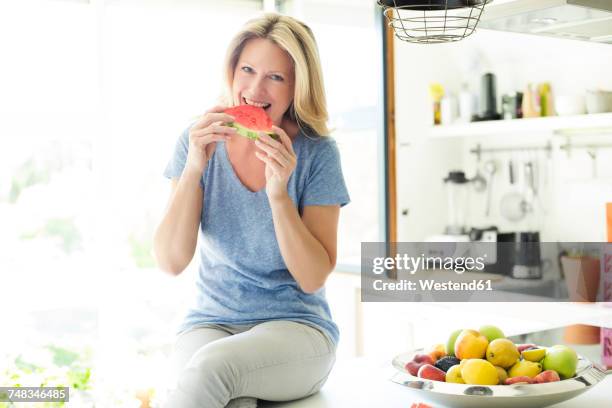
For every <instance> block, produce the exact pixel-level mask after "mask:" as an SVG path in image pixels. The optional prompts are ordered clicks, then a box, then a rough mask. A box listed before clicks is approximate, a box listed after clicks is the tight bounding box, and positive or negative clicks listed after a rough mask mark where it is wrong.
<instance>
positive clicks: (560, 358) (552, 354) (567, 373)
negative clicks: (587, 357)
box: [542, 345, 578, 380]
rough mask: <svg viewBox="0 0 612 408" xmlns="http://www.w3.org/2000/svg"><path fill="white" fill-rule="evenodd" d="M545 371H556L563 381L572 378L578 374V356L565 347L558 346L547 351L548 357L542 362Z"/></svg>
mask: <svg viewBox="0 0 612 408" xmlns="http://www.w3.org/2000/svg"><path fill="white" fill-rule="evenodd" d="M542 367H543V368H544V370H554V371H556V372H557V374H559V376H560V377H561V379H562V380H565V379H567V378H571V377H573V376H574V374H576V367H578V355H577V354H576V352H575V351H574V350H573V349H571V348H569V347H567V346H563V345H556V346H553V347H550V348H549V349H547V350H546V357H544V360H542Z"/></svg>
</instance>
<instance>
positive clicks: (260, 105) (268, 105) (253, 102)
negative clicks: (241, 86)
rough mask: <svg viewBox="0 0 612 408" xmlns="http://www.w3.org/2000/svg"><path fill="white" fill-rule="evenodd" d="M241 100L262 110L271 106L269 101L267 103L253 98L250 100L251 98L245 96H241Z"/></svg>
mask: <svg viewBox="0 0 612 408" xmlns="http://www.w3.org/2000/svg"><path fill="white" fill-rule="evenodd" d="M242 102H243V103H244V104H245V105H251V106H257V107H258V108H262V109H264V110H267V109H268V108H269V107H270V106H271V104H270V103H267V102H259V101H253V100H251V99H247V98H245V97H242Z"/></svg>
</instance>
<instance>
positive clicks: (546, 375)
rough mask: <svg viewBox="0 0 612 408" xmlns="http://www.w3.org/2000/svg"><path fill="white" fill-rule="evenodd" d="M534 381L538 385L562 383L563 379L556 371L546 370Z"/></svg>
mask: <svg viewBox="0 0 612 408" xmlns="http://www.w3.org/2000/svg"><path fill="white" fill-rule="evenodd" d="M534 380H535V382H537V383H538V384H542V383H548V382H555V381H561V378H559V374H557V372H556V371H554V370H546V371H542V372H541V373H540V374H538V375H536V376H535V378H534Z"/></svg>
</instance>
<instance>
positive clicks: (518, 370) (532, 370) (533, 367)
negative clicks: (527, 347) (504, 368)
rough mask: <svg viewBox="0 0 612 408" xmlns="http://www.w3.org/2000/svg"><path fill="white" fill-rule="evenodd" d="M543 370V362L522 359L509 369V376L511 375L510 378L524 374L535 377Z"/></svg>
mask: <svg viewBox="0 0 612 408" xmlns="http://www.w3.org/2000/svg"><path fill="white" fill-rule="evenodd" d="M541 372H542V364H540V363H535V362H533V361H527V360H521V361H519V362H518V363H516V364H515V365H513V366H512V368H510V370H509V371H508V376H510V378H513V377H522V376H527V377H530V378H534V377H535V376H536V375H538V374H540V373H541Z"/></svg>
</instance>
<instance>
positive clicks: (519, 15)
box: [480, 0, 612, 44]
mask: <svg viewBox="0 0 612 408" xmlns="http://www.w3.org/2000/svg"><path fill="white" fill-rule="evenodd" d="M480 27H482V28H488V29H491V30H499V31H511V32H516V33H526V34H537V35H544V36H552V37H557V38H565V39H576V40H584V41H594V42H599V43H607V44H612V1H610V0H514V1H508V2H505V3H501V2H500V3H499V4H495V3H494V4H491V5H490V6H488V7H487V9H486V10H485V12H484V13H483V14H482V17H481V22H480Z"/></svg>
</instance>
